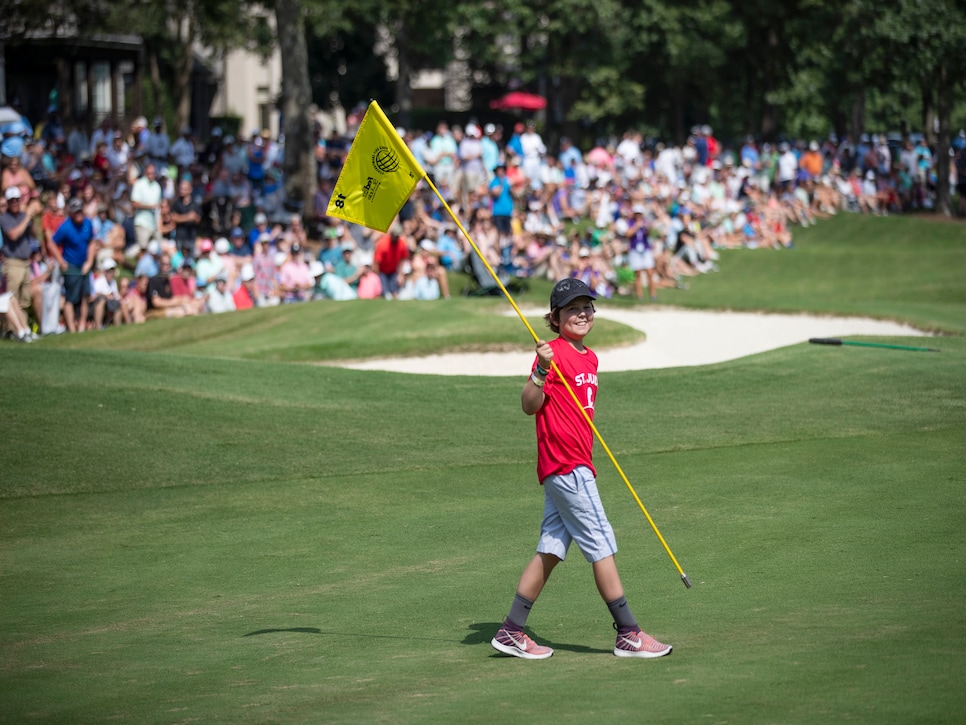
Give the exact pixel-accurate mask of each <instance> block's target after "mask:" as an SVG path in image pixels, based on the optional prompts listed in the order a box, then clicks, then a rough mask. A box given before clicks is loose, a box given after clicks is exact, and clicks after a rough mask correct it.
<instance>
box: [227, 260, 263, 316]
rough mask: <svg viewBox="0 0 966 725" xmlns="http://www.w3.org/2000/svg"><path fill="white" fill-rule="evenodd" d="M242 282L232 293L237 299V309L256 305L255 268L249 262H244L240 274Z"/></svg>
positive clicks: (234, 298) (245, 308)
mask: <svg viewBox="0 0 966 725" xmlns="http://www.w3.org/2000/svg"><path fill="white" fill-rule="evenodd" d="M238 279H239V280H240V282H241V283H240V284H239V285H238V289H236V290H235V291H234V292H233V293H232V299H233V300H234V301H235V309H236V310H247V309H250V308H252V307H254V306H255V303H256V301H257V296H256V294H255V268H254V267H253V266H252V265H251V264H250V263H249V264H243V265H242V268H241V272H240V273H239V275H238Z"/></svg>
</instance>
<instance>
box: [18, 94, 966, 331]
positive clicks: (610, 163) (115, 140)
mask: <svg viewBox="0 0 966 725" xmlns="http://www.w3.org/2000/svg"><path fill="white" fill-rule="evenodd" d="M350 120H351V119H350ZM0 130H2V133H3V139H2V142H0V143H2V147H0V152H2V156H3V158H2V174H0V228H2V233H3V247H2V250H0V254H2V257H3V285H4V286H3V288H2V289H0V316H2V317H3V322H4V326H5V334H6V335H7V336H8V337H12V338H14V339H20V340H25V341H29V340H32V339H34V338H35V337H36V336H37V335H38V334H51V333H59V332H65V331H67V332H81V331H84V330H90V329H100V328H101V327H103V326H105V325H121V324H136V323H141V322H144V321H145V320H146V319H150V318H154V317H181V316H185V315H198V314H203V313H221V312H227V311H231V310H237V309H245V308H249V307H254V306H259V307H263V306H272V305H277V304H287V303H295V302H301V301H306V300H312V299H330V300H349V299H372V298H381V297H385V298H392V299H421V300H429V299H438V298H446V297H449V296H450V294H451V290H450V286H449V284H450V276H449V275H447V274H446V272H450V273H461V274H465V279H466V280H469V281H468V282H467V283H466V284H467V288H466V289H467V290H469V291H483V292H485V291H488V290H492V287H493V284H492V278H491V277H490V273H489V271H488V270H487V269H486V267H485V265H483V264H482V263H481V262H480V260H479V258H478V257H477V256H476V254H475V253H474V252H473V250H472V247H471V245H470V244H469V243H468V242H467V240H466V239H465V238H464V237H463V235H462V233H461V232H460V231H459V228H458V226H457V225H456V224H455V223H454V221H453V220H452V218H451V217H450V215H449V213H448V212H447V211H446V209H445V207H444V205H443V203H442V202H441V201H440V200H439V198H438V197H437V196H436V195H435V194H434V193H432V192H431V190H430V189H429V187H428V185H425V184H424V183H423V182H421V183H420V185H419V186H418V187H417V190H416V192H415V193H414V194H413V196H412V198H411V199H410V200H409V201H408V202H407V203H406V204H405V205H404V207H403V209H402V210H401V211H400V214H399V217H398V219H397V220H396V222H395V223H394V224H393V226H392V228H391V229H390V230H389V232H388V233H386V234H381V233H376V232H373V231H371V230H368V229H365V228H363V227H360V226H357V225H353V224H348V223H345V222H343V221H341V220H339V219H336V218H332V217H329V216H327V214H326V209H327V207H328V201H329V196H330V194H331V192H332V188H333V185H334V182H335V179H336V178H337V176H338V173H339V171H340V169H341V165H342V163H343V161H344V159H345V156H346V154H347V152H348V148H349V146H350V144H351V139H350V138H348V137H345V136H343V135H340V134H338V133H333V134H331V135H329V136H327V137H326V136H323V135H322V134H321V133H317V144H316V159H317V162H318V189H317V191H316V194H315V196H314V199H313V201H312V204H311V205H310V207H309V208H307V209H303V210H293V209H290V208H286V205H285V199H284V185H283V179H282V170H281V169H282V164H281V162H282V155H283V153H284V139H281V138H274V139H273V138H272V137H271V135H270V134H269V133H268V132H267V131H264V130H261V129H256V130H254V131H252V133H250V134H249V136H247V137H245V138H237V139H236V138H235V137H233V136H231V135H227V134H222V132H221V130H220V129H218V128H215V129H213V131H212V133H211V136H210V138H209V139H207V141H205V142H204V143H202V142H201V141H200V140H199V139H197V138H195V136H194V134H193V133H192V130H191V129H190V128H182V129H179V133H178V135H177V137H176V138H174V139H172V138H171V137H170V136H169V135H168V133H167V130H166V128H165V125H164V121H163V119H161V118H157V119H154V121H153V122H152V123H151V124H148V122H147V120H146V119H145V118H138V119H136V120H135V121H134V122H133V123H131V124H130V126H129V127H126V128H114V127H112V125H111V123H110V121H109V120H104V121H103V122H102V123H101V124H100V126H99V127H98V128H97V129H95V130H94V132H93V133H92V134H90V135H89V136H88V135H87V134H86V133H85V132H84V130H83V129H82V128H72V129H70V130H69V131H68V130H67V129H65V128H64V127H63V126H62V124H61V123H60V120H59V118H58V115H57V113H56V109H54V108H52V109H50V113H49V114H48V116H47V117H46V118H45V119H43V120H42V121H41V122H40V123H38V124H37V127H36V128H33V127H32V126H31V125H30V124H29V123H28V122H27V121H25V120H24V121H20V122H16V121H15V122H11V123H8V124H6V125H4V126H2V127H0ZM397 130H398V132H399V134H400V136H401V137H402V139H403V140H404V142H405V143H406V144H407V145H408V146H409V148H410V149H411V150H412V152H413V154H414V156H415V157H416V159H417V161H419V163H420V164H421V165H422V167H423V168H424V169H425V170H426V171H427V172H428V173H429V174H430V175H431V177H432V179H433V181H434V183H435V185H436V186H437V188H438V189H439V190H440V192H441V194H442V195H443V197H444V199H445V200H446V204H447V205H448V206H449V207H450V208H451V209H452V211H453V212H454V213H455V214H456V216H457V218H458V219H459V221H460V225H461V226H462V227H463V228H464V229H466V230H467V231H468V232H469V236H470V237H471V238H472V240H473V242H475V244H476V245H477V247H478V248H479V250H480V252H481V254H482V255H483V257H484V258H485V259H486V261H487V262H488V264H489V266H490V267H491V269H492V270H494V272H495V273H496V274H497V275H498V276H499V277H500V279H501V281H503V282H508V281H511V280H515V279H516V280H519V279H527V278H533V277H544V278H547V279H559V278H562V277H567V276H574V277H580V278H581V279H583V280H584V281H585V282H586V283H587V284H588V285H590V286H591V287H593V288H594V289H595V290H596V292H597V293H598V294H600V295H603V296H611V295H615V294H623V295H633V296H636V297H637V298H638V299H642V300H643V299H645V294H646V295H647V298H649V299H651V300H656V299H657V296H658V292H659V290H660V289H662V288H668V287H678V288H686V287H687V284H688V283H687V279H688V278H689V277H692V276H695V275H700V274H707V273H714V272H717V271H718V269H719V261H720V256H719V250H721V249H732V248H745V249H756V248H768V249H787V248H791V247H793V246H794V233H795V229H796V228H797V227H799V226H809V225H811V224H814V223H816V221H817V220H820V219H823V218H826V217H828V216H830V215H833V214H837V213H841V212H857V213H871V214H881V215H885V214H890V213H896V212H903V211H909V210H916V209H928V208H930V206H931V205H932V200H933V193H934V189H935V159H934V158H933V154H932V152H931V150H930V148H929V146H928V145H927V144H926V143H925V141H924V140H923V139H921V138H917V139H912V138H904V139H900V140H898V142H897V141H894V140H893V139H891V138H887V137H886V136H885V135H873V136H868V137H867V136H864V135H863V136H862V137H861V138H860V139H859V140H858V141H857V142H855V143H853V142H852V141H851V140H850V139H848V138H846V139H842V140H839V139H836V138H835V137H834V136H832V137H829V138H827V139H825V140H823V141H819V140H812V141H809V142H804V141H799V142H781V143H778V144H770V143H761V144H759V143H758V142H757V140H756V139H754V138H752V137H748V138H746V139H745V140H744V142H743V143H741V144H736V145H735V147H734V148H729V147H725V146H723V145H722V144H721V143H720V142H719V141H718V140H717V139H716V138H715V136H714V134H713V131H712V129H711V128H710V127H709V126H707V125H705V126H695V127H694V128H693V129H692V132H691V134H690V135H689V137H688V139H687V140H686V142H685V143H683V144H680V145H676V144H670V143H668V144H665V143H660V142H657V143H653V142H649V141H645V139H643V138H642V136H641V134H640V133H638V132H636V131H628V132H627V133H625V134H624V135H623V137H622V138H620V139H613V140H611V141H610V142H601V143H599V144H597V145H596V146H594V147H593V148H590V149H587V150H581V149H579V148H577V147H576V146H575V145H574V144H573V143H571V141H570V140H569V139H566V138H562V139H560V141H559V143H557V144H555V145H554V146H555V148H553V149H551V148H548V146H547V144H546V143H545V142H544V140H543V138H542V137H541V135H540V133H539V132H538V129H537V126H536V125H535V123H534V122H532V121H529V122H526V123H517V124H516V125H514V126H513V127H512V128H510V129H508V132H507V133H506V134H504V129H503V128H502V127H501V126H499V125H496V124H492V123H486V124H478V123H476V122H470V123H467V124H466V125H465V127H461V126H458V125H452V126H451V125H449V124H448V123H445V122H440V123H439V124H438V125H437V127H436V128H435V130H434V131H427V132H423V131H419V130H413V129H402V128H400V129H397ZM505 136H506V137H505ZM954 152H955V159H954V163H953V164H952V165H951V168H952V174H953V178H952V182H953V184H955V185H956V188H957V190H958V191H959V202H960V205H961V208H960V210H961V211H966V210H964V209H963V208H962V205H963V203H964V197H966V193H964V191H966V190H964V188H963V187H964V184H966V134H964V133H963V132H960V133H959V135H958V136H957V137H956V139H955V141H954ZM454 279H459V277H454ZM31 323H32V324H31Z"/></svg>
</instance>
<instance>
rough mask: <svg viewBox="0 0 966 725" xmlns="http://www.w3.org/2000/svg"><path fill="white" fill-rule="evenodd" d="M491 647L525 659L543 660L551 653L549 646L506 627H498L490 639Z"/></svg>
mask: <svg viewBox="0 0 966 725" xmlns="http://www.w3.org/2000/svg"><path fill="white" fill-rule="evenodd" d="M490 644H491V645H493V649H495V650H498V651H500V652H502V653H503V654H507V655H513V656H514V657H522V658H523V659H525V660H545V659H547V657H549V656H550V655H552V654H553V650H552V649H551V648H550V647H543V646H541V645H539V644H537V643H536V642H534V641H533V640H532V639H530V638H529V637H527V635H525V634H524V633H523V632H514V631H512V630H509V629H507V628H506V627H500V631H499V632H497V633H496V636H495V637H494V638H493V639H491V640H490Z"/></svg>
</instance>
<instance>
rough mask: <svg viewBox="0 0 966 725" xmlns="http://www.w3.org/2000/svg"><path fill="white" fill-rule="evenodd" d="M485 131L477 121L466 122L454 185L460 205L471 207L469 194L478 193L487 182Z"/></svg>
mask: <svg viewBox="0 0 966 725" xmlns="http://www.w3.org/2000/svg"><path fill="white" fill-rule="evenodd" d="M482 136H483V133H482V132H481V130H480V127H479V126H477V125H476V124H475V123H468V124H466V132H465V134H464V136H463V138H462V139H461V140H460V142H459V146H458V147H457V156H458V159H459V162H458V164H457V168H456V176H455V180H454V186H455V190H456V193H457V195H458V196H459V200H460V206H461V207H462V208H463V209H467V208H469V195H470V194H471V193H472V194H478V193H479V192H480V191H481V189H482V188H483V185H484V184H485V183H486V179H487V173H486V168H485V167H484V165H483V143H482Z"/></svg>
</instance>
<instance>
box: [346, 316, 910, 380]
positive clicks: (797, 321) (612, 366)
mask: <svg viewBox="0 0 966 725" xmlns="http://www.w3.org/2000/svg"><path fill="white" fill-rule="evenodd" d="M523 312H524V314H526V315H527V317H528V318H531V319H532V318H533V317H537V316H539V315H541V314H542V312H539V311H528V310H524V311H523ZM509 314H511V315H513V316H514V317H515V316H516V313H515V312H513V311H512V310H511V311H510V312H509ZM597 317H599V318H601V319H607V320H614V321H616V322H620V323H622V324H625V325H628V326H630V327H634V328H636V329H638V330H641V331H642V332H645V333H646V334H647V340H646V341H645V342H643V343H641V344H639V345H633V346H631V347H624V348H617V349H609V350H603V349H602V350H598V351H597V352H598V357H599V358H600V371H601V372H605V373H606V372H615V371H619V370H646V369H650V368H670V367H686V366H690V365H709V364H713V363H719V362H724V361H726V360H734V359H736V358H740V357H745V356H746V355H754V354H756V353H760V352H766V351H768V350H775V349H777V348H780V347H786V346H788V345H795V344H797V343H800V342H805V341H807V340H808V339H809V338H811V337H846V336H853V335H870V336H878V335H881V336H899V337H909V336H925V335H928V334H929V333H925V332H923V331H921V330H917V329H916V328H914V327H910V326H908V325H904V324H900V323H897V322H888V321H884V320H871V319H867V318H862V317H815V316H809V315H778V314H760V313H754V312H704V311H695V310H684V309H676V308H671V307H654V308H648V309H646V310H603V311H600V312H598V313H597ZM522 332H523V333H524V335H525V334H526V332H525V331H522ZM541 332H542V328H541V330H537V333H538V334H540V333H541ZM546 333H547V334H548V335H550V334H551V333H550V331H549V330H546ZM521 337H522V336H521ZM588 341H589V342H590V344H591V347H593V335H591V337H590V338H588ZM532 362H533V347H532V346H531V345H528V344H525V343H524V344H521V349H520V351H519V352H511V353H505V352H499V353H497V352H494V353H467V354H463V353H460V354H445V355H427V356H424V357H407V358H392V359H381V360H366V361H362V362H355V363H347V364H345V365H343V367H348V368H352V369H355V370H386V371H390V372H400V373H416V374H423V375H496V376H518V377H524V376H526V374H527V372H528V371H529V369H530V364H531V363H532Z"/></svg>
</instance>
